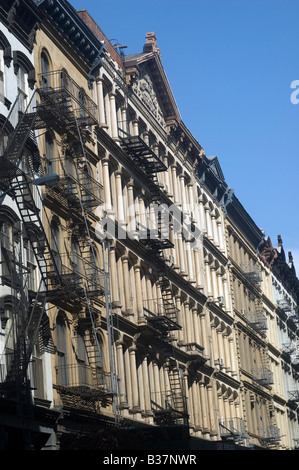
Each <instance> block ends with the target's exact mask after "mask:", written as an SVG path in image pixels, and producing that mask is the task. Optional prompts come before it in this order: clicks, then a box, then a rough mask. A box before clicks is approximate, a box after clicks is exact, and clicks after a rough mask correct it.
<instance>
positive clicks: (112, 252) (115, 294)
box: [110, 246, 120, 305]
mask: <svg viewBox="0 0 299 470" xmlns="http://www.w3.org/2000/svg"><path fill="white" fill-rule="evenodd" d="M116 270H117V266H116V255H115V246H110V273H111V290H112V295H111V298H112V302H113V303H116V304H118V305H120V298H119V289H118V282H117V271H116Z"/></svg>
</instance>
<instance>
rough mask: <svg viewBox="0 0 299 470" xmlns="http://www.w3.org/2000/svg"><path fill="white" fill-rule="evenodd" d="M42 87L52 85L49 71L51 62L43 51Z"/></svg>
mask: <svg viewBox="0 0 299 470" xmlns="http://www.w3.org/2000/svg"><path fill="white" fill-rule="evenodd" d="M40 58H41V71H42V74H41V87H42V88H49V87H50V77H49V71H50V64H49V60H48V57H47V55H46V53H45V52H42V53H41V56H40Z"/></svg>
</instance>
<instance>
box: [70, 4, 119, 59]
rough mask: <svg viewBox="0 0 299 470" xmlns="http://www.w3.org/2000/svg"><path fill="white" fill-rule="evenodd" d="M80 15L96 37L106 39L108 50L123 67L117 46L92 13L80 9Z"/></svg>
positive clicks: (101, 39)
mask: <svg viewBox="0 0 299 470" xmlns="http://www.w3.org/2000/svg"><path fill="white" fill-rule="evenodd" d="M77 13H78V15H79V16H80V17H81V19H82V20H83V21H84V23H85V24H86V25H87V26H88V27H89V29H90V30H91V31H92V32H93V34H94V35H95V37H96V38H97V39H99V40H100V41H105V45H106V48H107V52H109V54H110V55H111V57H112V58H113V59H114V60H115V62H116V63H117V64H118V65H119V66H120V67H122V66H123V64H122V59H121V56H120V54H119V53H118V52H117V51H116V50H115V48H114V47H113V46H112V44H111V43H110V42H109V40H108V39H107V37H106V36H105V34H104V33H103V31H102V30H101V29H100V27H99V26H98V25H97V23H96V22H95V21H94V19H93V18H92V17H91V16H90V14H89V13H88V12H87V11H86V10H78V12H77Z"/></svg>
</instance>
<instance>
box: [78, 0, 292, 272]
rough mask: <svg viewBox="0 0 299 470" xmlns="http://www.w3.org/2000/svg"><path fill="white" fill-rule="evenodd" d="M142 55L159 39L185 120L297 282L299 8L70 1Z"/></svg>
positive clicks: (286, 0) (250, 0)
mask: <svg viewBox="0 0 299 470" xmlns="http://www.w3.org/2000/svg"><path fill="white" fill-rule="evenodd" d="M70 3H71V4H72V5H73V6H74V7H75V8H76V9H86V10H87V11H88V12H89V14H90V15H91V16H92V17H93V18H94V20H95V21H96V22H97V23H98V25H99V26H100V28H101V29H102V31H103V32H104V33H105V34H106V36H107V37H108V39H117V40H118V42H119V43H120V44H123V45H127V46H128V48H127V49H126V50H125V52H126V54H132V53H136V52H141V51H142V48H143V44H144V43H145V35H146V33H147V32H150V31H154V32H155V34H156V37H157V44H158V47H159V49H160V51H161V57H162V63H163V66H164V69H165V72H166V74H167V77H168V80H169V83H170V86H171V88H172V91H173V94H174V97H175V99H176V102H177V105H178V108H179V111H180V113H181V117H182V120H183V122H184V123H185V125H186V126H187V127H188V128H189V130H190V131H191V132H192V134H193V135H194V137H195V138H196V139H197V140H198V142H199V143H200V144H201V145H202V147H203V148H204V149H205V152H206V155H208V156H211V155H217V157H218V159H219V162H220V165H221V168H222V170H223V173H224V176H225V179H226V182H227V184H228V185H229V186H231V187H232V188H233V189H234V191H235V194H236V196H237V197H238V199H239V200H240V202H241V203H242V204H243V206H244V207H245V209H246V210H247V212H248V213H249V214H250V216H251V217H252V218H253V219H254V221H255V222H256V224H257V225H258V226H259V227H261V228H263V229H264V231H265V233H266V235H268V236H270V237H271V240H272V243H273V244H274V245H276V243H277V235H278V234H281V236H282V239H283V242H284V249H285V251H286V253H287V252H288V251H292V253H293V256H294V260H295V263H296V271H297V276H298V274H299V214H298V212H299V210H298V206H299V199H298V187H299V104H297V105H294V104H292V103H291V99H290V97H291V93H292V92H293V91H294V90H292V89H291V83H292V82H293V81H294V80H299V28H298V24H299V0H184V1H179V0H151V1H144V2H143V1H140V0H113V1H111V2H107V1H105V2H104V1H99V0H71V2H70Z"/></svg>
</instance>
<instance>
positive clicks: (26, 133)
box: [0, 95, 53, 414]
mask: <svg viewBox="0 0 299 470" xmlns="http://www.w3.org/2000/svg"><path fill="white" fill-rule="evenodd" d="M34 99H35V96H34V95H33V97H32V101H31V102H30V104H29V106H28V109H31V105H32V103H33V102H34ZM18 106H19V96H17V98H16V100H15V102H14V104H13V106H12V108H11V110H10V113H9V115H8V116H7V119H6V121H5V123H4V125H3V127H2V129H1V138H2V139H3V142H4V143H5V145H4V147H3V152H2V154H1V155H0V165H1V174H0V189H1V190H2V191H3V192H5V191H8V190H9V189H10V188H11V187H12V186H16V190H15V191H14V193H13V197H14V200H15V203H16V205H17V208H18V211H19V214H20V216H21V220H22V231H20V232H19V234H18V235H17V236H16V234H15V230H14V234H13V235H14V237H13V240H12V243H11V249H10V250H9V249H8V247H7V246H4V249H2V255H3V256H4V259H5V261H6V265H7V266H8V269H9V271H10V274H9V279H10V287H11V293H12V297H13V312H14V315H13V319H12V323H11V326H10V331H9V332H8V335H7V337H6V344H5V346H4V356H6V358H5V364H3V365H2V366H3V369H2V372H3V374H2V377H1V386H0V388H1V393H2V394H3V396H6V397H8V398H13V399H16V400H17V402H18V407H19V412H20V413H21V414H22V413H25V414H28V413H29V408H30V402H31V401H30V390H31V385H30V380H29V377H28V366H29V362H30V358H31V354H32V351H33V348H34V345H35V343H36V341H37V338H38V335H39V333H40V332H41V329H42V324H43V322H44V319H45V306H46V296H45V293H46V289H47V278H46V265H47V263H49V264H51V262H52V261H53V259H52V257H51V251H50V249H49V246H48V245H47V240H46V237H45V233H44V230H43V226H42V222H41V217H40V211H39V209H38V208H37V206H36V199H35V198H34V196H33V190H32V188H31V185H30V184H29V183H30V181H31V179H30V177H29V168H31V169H32V171H33V172H35V173H38V172H39V170H40V162H39V154H38V149H37V146H36V142H35V139H34V133H33V130H34V125H35V113H31V112H29V113H28V114H22V115H21V117H20V119H19V121H18V124H17V126H16V127H15V130H14V131H13V132H10V130H11V120H16V116H18V117H19V112H18ZM25 148H26V149H30V156H29V155H27V153H26V152H25ZM24 168H26V170H24ZM21 237H23V240H24V242H26V241H27V243H29V241H28V240H30V243H31V245H32V247H33V248H34V250H35V252H36V253H37V254H38V256H37V257H36V262H37V265H38V267H39V271H40V275H41V282H40V285H39V288H38V290H37V291H36V292H34V291H32V290H31V289H30V287H31V286H30V285H29V279H30V273H29V272H28V268H27V266H26V264H25V261H24V259H23V254H22V248H21V243H20V240H21ZM2 243H3V240H2ZM5 252H6V253H5ZM2 283H3V278H2ZM4 283H5V282H4ZM4 320H6V319H5V318H4ZM11 335H13V336H14V346H13V347H12V348H10V345H9V338H11V337H12V336H11Z"/></svg>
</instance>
